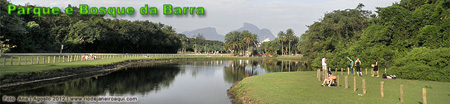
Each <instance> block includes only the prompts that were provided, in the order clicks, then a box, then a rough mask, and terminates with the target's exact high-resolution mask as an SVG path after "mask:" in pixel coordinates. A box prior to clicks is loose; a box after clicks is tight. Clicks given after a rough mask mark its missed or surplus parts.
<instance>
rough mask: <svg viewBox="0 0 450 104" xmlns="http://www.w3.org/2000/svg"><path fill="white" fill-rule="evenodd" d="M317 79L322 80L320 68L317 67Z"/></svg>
mask: <svg viewBox="0 0 450 104" xmlns="http://www.w3.org/2000/svg"><path fill="white" fill-rule="evenodd" d="M317 80H318V81H321V80H320V69H317Z"/></svg>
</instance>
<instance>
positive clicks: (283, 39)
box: [276, 31, 286, 55]
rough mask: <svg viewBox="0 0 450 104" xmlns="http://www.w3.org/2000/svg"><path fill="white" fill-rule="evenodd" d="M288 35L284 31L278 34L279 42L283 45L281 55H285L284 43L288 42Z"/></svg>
mask: <svg viewBox="0 0 450 104" xmlns="http://www.w3.org/2000/svg"><path fill="white" fill-rule="evenodd" d="M285 36H286V34H285V33H284V32H283V31H280V32H279V33H278V37H277V38H276V40H277V41H279V42H280V43H281V55H284V42H286V37H285Z"/></svg>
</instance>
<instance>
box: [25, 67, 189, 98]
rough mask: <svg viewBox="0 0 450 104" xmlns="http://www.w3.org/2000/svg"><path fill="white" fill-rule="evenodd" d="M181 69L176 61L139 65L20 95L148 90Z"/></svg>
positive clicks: (165, 83) (162, 84) (165, 82)
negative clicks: (172, 63) (169, 63)
mask: <svg viewBox="0 0 450 104" xmlns="http://www.w3.org/2000/svg"><path fill="white" fill-rule="evenodd" d="M179 72H180V69H179V68H178V67H176V66H175V65H164V66H162V65H161V66H153V67H150V66H140V67H132V68H127V69H123V70H120V71H116V72H113V73H111V74H108V75H105V76H99V77H97V78H96V77H90V78H80V79H75V80H72V81H68V82H64V83H62V84H55V85H50V86H46V87H42V88H37V89H33V90H29V91H24V92H18V94H20V95H40V96H44V95H65V96H89V95H103V94H105V93H106V92H107V91H108V92H109V93H110V94H111V95H113V94H126V93H130V94H136V93H137V94H147V93H149V92H151V91H155V92H156V91H158V90H160V89H161V87H168V86H169V85H170V83H171V82H172V81H173V80H174V78H175V76H176V75H177V74H178V73H179Z"/></svg>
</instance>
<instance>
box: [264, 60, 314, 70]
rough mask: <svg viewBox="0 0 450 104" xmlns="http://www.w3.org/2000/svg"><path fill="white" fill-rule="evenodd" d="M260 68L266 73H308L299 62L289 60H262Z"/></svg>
mask: <svg viewBox="0 0 450 104" xmlns="http://www.w3.org/2000/svg"><path fill="white" fill-rule="evenodd" d="M262 64H263V65H262V67H263V68H264V69H265V70H266V71H267V72H291V71H309V70H308V69H307V68H305V67H304V66H302V65H301V62H299V61H291V60H263V62H262Z"/></svg>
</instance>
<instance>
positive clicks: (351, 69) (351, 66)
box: [348, 58, 355, 74]
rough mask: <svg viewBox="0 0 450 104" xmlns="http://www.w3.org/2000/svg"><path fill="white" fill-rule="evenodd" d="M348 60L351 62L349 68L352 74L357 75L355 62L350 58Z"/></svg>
mask: <svg viewBox="0 0 450 104" xmlns="http://www.w3.org/2000/svg"><path fill="white" fill-rule="evenodd" d="M348 60H350V66H348V68H350V71H351V72H352V74H355V73H353V60H352V59H350V58H348Z"/></svg>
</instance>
